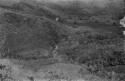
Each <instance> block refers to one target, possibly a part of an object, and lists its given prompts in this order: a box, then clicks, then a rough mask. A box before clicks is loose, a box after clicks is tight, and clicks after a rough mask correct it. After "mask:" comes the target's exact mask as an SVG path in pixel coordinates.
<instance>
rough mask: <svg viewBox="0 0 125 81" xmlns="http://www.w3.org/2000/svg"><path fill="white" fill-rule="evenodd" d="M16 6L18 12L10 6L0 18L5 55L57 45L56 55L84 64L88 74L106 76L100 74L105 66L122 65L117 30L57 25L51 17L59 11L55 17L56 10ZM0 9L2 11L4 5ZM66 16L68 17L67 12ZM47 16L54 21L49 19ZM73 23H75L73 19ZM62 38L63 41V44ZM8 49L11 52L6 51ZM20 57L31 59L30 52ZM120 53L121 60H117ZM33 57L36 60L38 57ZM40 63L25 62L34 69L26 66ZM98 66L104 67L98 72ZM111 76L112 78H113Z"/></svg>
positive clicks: (89, 26) (87, 25)
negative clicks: (5, 34) (3, 33)
mask: <svg viewBox="0 0 125 81" xmlns="http://www.w3.org/2000/svg"><path fill="white" fill-rule="evenodd" d="M14 6H15V4H14ZM17 6H19V8H21V10H20V12H19V11H18V12H17V11H16V10H19V9H15V8H17V7H15V8H11V9H10V7H7V6H4V8H5V9H7V11H6V12H5V13H2V14H1V19H3V20H1V23H2V26H3V25H4V26H3V27H4V28H5V29H4V30H5V33H8V34H7V36H6V39H7V40H6V41H5V44H4V47H5V48H6V49H5V52H6V54H9V52H10V54H12V55H11V56H15V55H13V54H14V53H17V54H19V51H25V50H26V51H28V50H32V49H38V48H44V49H49V50H50V48H51V47H52V46H53V45H59V49H58V50H57V52H58V55H57V56H61V58H62V59H63V61H68V62H73V63H74V62H75V63H80V64H86V65H88V70H89V71H90V72H91V73H97V75H100V73H99V71H101V74H102V76H103V75H105V77H107V76H111V75H108V74H107V72H106V73H105V72H104V73H103V71H104V69H105V68H107V67H105V66H109V69H110V66H112V65H113V66H114V65H118V64H119V63H123V64H124V60H123V59H124V58H121V57H123V56H124V55H123V49H122V48H123V47H122V45H123V44H122V43H123V42H122V40H123V38H121V37H120V36H119V35H118V34H116V31H117V29H114V28H115V27H114V26H110V25H105V26H104V24H101V25H100V24H95V25H93V24H92V25H90V24H88V23H87V24H80V25H79V24H77V26H78V28H70V27H71V26H67V23H65V22H64V23H60V22H56V21H53V18H54V19H55V17H56V16H57V14H58V13H60V12H58V10H57V11H56V15H55V13H54V12H52V11H55V10H52V11H50V10H49V9H50V8H49V9H48V10H47V11H45V10H46V9H45V8H43V7H40V8H39V9H38V7H34V6H31V5H27V4H24V3H23V4H22V3H21V6H20V5H19V4H18V5H17ZM1 7H2V8H3V6H1ZM31 7H33V8H31ZM24 8H26V9H24ZM64 9H65V8H64ZM68 9H69V8H68ZM66 10H67V9H66ZM41 11H42V12H41ZM73 11H75V10H73ZM36 12H37V13H36ZM51 12H52V13H51ZM57 12H58V13H57ZM64 13H65V12H64ZM46 14H47V15H46ZM53 14H54V16H53ZM69 14H72V11H71V12H70V13H68V15H69ZM60 15H62V14H60ZM65 15H66V16H67V11H66V14H65ZM75 15H76V14H75ZM77 15H78V14H77ZM77 15H76V16H77ZM50 16H52V17H53V18H50ZM72 20H74V17H73V18H72ZM102 25H103V26H102ZM79 26H80V27H79ZM108 27H109V28H108ZM110 27H111V28H110ZM103 30H105V31H103ZM41 31H42V32H41ZM47 31H48V32H47ZM66 32H68V35H70V36H69V38H67V37H68V36H67V33H66ZM55 35H57V37H55ZM62 39H65V40H64V41H62ZM31 40H32V41H31ZM58 40H59V41H58ZM60 40H61V41H60ZM50 44H51V45H50ZM7 49H10V50H9V52H8V51H7ZM33 53H34V52H33ZM23 54H24V53H22V54H20V56H19V57H18V56H17V57H14V58H20V57H21V56H23V57H22V58H26V59H27V58H28V57H29V58H32V56H31V57H30V54H31V53H30V54H29V53H28V54H29V56H27V57H25V55H23ZM35 54H37V53H35ZM50 54H51V53H50ZM119 54H120V55H121V57H117V55H119ZM40 55H41V54H40ZM95 55H96V57H95ZM115 55H116V56H115ZM122 55H123V56H122ZM33 57H36V58H37V55H36V56H33ZM42 57H43V55H42ZM102 57H104V58H108V60H107V59H103V58H102ZM112 57H113V58H112ZM12 58H13V57H12ZM36 58H35V59H36ZM44 58H45V57H44ZM119 58H121V60H118V59H119ZM33 59H34V58H33ZM112 59H113V60H112ZM43 60H44V59H43ZM43 60H42V61H40V60H34V61H33V60H28V61H29V62H28V61H27V63H26V62H25V63H26V64H24V65H26V66H27V67H30V66H31V67H32V68H33V67H34V66H33V65H32V64H31V65H30V64H29V63H30V62H32V63H33V64H36V62H37V61H39V63H40V64H39V65H38V66H41V65H43V64H44V63H45V62H44V63H43ZM114 60H115V61H114ZM44 61H45V60H44ZM50 61H51V60H50ZM121 61H122V62H121ZM46 62H47V61H46ZM42 63H43V64H42ZM49 63H51V62H47V64H49ZM100 67H103V68H101V70H100ZM34 68H35V67H34ZM36 69H38V68H36ZM83 69H84V68H83ZM83 73H84V71H83ZM116 75H117V74H116ZM102 76H101V77H102ZM111 77H112V78H113V77H114V76H111ZM96 78H97V77H96ZM107 78H109V77H107Z"/></svg>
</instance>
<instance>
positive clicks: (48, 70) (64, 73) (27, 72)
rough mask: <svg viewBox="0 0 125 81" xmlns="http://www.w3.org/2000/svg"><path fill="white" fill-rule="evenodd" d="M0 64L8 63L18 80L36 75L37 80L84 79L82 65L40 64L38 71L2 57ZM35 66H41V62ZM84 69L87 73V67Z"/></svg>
mask: <svg viewBox="0 0 125 81" xmlns="http://www.w3.org/2000/svg"><path fill="white" fill-rule="evenodd" d="M15 61H16V60H15ZM0 64H3V65H6V66H8V67H10V68H11V69H12V76H13V78H15V80H16V81H30V80H29V78H28V77H34V80H35V81H44V80H49V79H51V80H52V79H62V80H70V79H72V80H79V79H81V80H83V78H82V76H81V74H80V72H79V71H80V69H81V68H82V67H81V66H79V65H74V64H65V63H55V64H50V65H43V66H40V68H39V69H38V70H37V71H33V70H32V69H28V68H26V67H27V66H23V65H19V64H14V63H13V62H11V60H8V59H0ZM31 64H32V63H31ZM35 66H36V67H37V66H39V63H38V65H35ZM83 70H84V72H86V73H87V70H86V69H83Z"/></svg>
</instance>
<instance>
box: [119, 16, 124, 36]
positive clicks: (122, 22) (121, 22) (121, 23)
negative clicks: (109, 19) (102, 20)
mask: <svg viewBox="0 0 125 81" xmlns="http://www.w3.org/2000/svg"><path fill="white" fill-rule="evenodd" d="M120 25H122V29H123V35H125V16H124V18H123V19H121V20H120Z"/></svg>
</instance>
